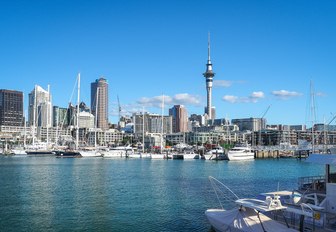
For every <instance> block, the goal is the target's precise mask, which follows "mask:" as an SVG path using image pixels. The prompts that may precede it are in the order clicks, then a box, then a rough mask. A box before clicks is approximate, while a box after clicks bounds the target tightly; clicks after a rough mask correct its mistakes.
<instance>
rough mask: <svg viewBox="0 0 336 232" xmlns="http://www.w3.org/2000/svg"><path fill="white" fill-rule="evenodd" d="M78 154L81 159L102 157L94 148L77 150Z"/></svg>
mask: <svg viewBox="0 0 336 232" xmlns="http://www.w3.org/2000/svg"><path fill="white" fill-rule="evenodd" d="M79 153H80V154H81V155H82V156H83V157H102V154H101V153H100V152H99V151H97V150H96V149H95V148H84V149H81V150H79Z"/></svg>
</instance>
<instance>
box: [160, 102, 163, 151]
mask: <svg viewBox="0 0 336 232" xmlns="http://www.w3.org/2000/svg"><path fill="white" fill-rule="evenodd" d="M163 113H164V95H162V113H161V142H160V143H161V144H160V149H161V153H162V148H163Z"/></svg>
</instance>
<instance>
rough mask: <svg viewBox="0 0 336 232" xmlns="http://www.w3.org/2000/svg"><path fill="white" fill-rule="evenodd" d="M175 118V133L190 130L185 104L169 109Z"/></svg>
mask: <svg viewBox="0 0 336 232" xmlns="http://www.w3.org/2000/svg"><path fill="white" fill-rule="evenodd" d="M169 115H170V116H172V119H173V133H178V132H187V131H188V112H187V109H186V108H185V107H184V106H183V105H175V106H173V107H172V108H171V109H169Z"/></svg>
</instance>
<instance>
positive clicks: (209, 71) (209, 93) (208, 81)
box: [203, 33, 215, 119]
mask: <svg viewBox="0 0 336 232" xmlns="http://www.w3.org/2000/svg"><path fill="white" fill-rule="evenodd" d="M203 76H204V77H205V82H206V90H207V106H206V107H205V113H206V114H207V115H208V119H214V118H215V117H214V116H215V115H214V114H212V113H213V112H212V111H213V109H214V108H213V106H212V82H213V77H214V76H215V73H214V72H213V70H212V63H211V59H210V33H209V37H208V62H207V63H206V70H205V73H203Z"/></svg>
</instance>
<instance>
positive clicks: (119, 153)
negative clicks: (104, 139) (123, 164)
mask: <svg viewBox="0 0 336 232" xmlns="http://www.w3.org/2000/svg"><path fill="white" fill-rule="evenodd" d="M102 153H103V154H102V156H103V157H104V158H122V157H124V158H125V157H128V156H129V155H132V154H134V150H133V148H132V147H130V146H118V147H113V148H110V149H109V150H106V151H103V152H102Z"/></svg>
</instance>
